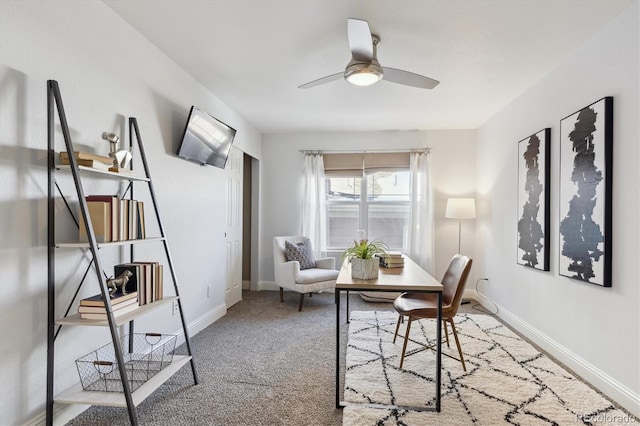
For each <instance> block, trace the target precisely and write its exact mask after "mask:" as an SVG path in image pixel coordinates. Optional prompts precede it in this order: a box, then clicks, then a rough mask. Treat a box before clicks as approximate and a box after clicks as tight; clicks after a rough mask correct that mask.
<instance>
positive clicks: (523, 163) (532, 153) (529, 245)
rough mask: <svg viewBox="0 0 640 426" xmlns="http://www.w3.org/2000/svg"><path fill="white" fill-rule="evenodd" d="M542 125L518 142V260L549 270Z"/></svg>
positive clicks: (548, 131)
mask: <svg viewBox="0 0 640 426" xmlns="http://www.w3.org/2000/svg"><path fill="white" fill-rule="evenodd" d="M550 135H551V129H550V128H546V129H544V130H541V131H539V132H538V133H535V134H533V135H531V136H529V137H528V138H526V139H523V140H521V141H520V142H518V264H520V265H524V266H528V267H530V268H535V269H540V270H543V271H548V270H549V194H550V193H549V190H548V189H547V186H548V185H549V164H550V161H549V155H550V154H549V152H550V151H549V140H550Z"/></svg>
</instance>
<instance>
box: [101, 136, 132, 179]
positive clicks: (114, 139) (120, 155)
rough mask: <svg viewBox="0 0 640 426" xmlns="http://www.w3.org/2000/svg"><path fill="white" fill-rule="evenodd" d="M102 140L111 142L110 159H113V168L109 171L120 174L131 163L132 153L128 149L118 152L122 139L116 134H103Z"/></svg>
mask: <svg viewBox="0 0 640 426" xmlns="http://www.w3.org/2000/svg"><path fill="white" fill-rule="evenodd" d="M102 139H104V140H106V141H107V142H109V157H111V158H113V166H112V167H109V171H110V172H120V171H121V169H125V168H126V167H127V166H128V165H129V162H130V161H131V157H132V156H131V152H129V151H127V150H126V149H120V150H118V141H119V140H120V138H119V137H118V136H117V135H116V134H115V133H109V132H102ZM127 172H128V170H127Z"/></svg>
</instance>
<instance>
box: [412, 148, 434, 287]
mask: <svg viewBox="0 0 640 426" xmlns="http://www.w3.org/2000/svg"><path fill="white" fill-rule="evenodd" d="M430 157H431V154H429V153H428V152H412V153H411V156H410V170H411V209H410V213H409V244H408V247H409V253H408V254H409V257H411V259H412V260H413V261H414V262H416V263H417V264H418V265H420V266H421V267H422V268H423V269H424V270H426V271H427V272H428V273H430V274H431V275H433V274H434V272H435V270H434V239H435V233H434V225H433V190H432V188H431V173H430V170H429V162H430Z"/></svg>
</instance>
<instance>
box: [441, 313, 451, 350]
mask: <svg viewBox="0 0 640 426" xmlns="http://www.w3.org/2000/svg"><path fill="white" fill-rule="evenodd" d="M442 326H443V327H444V337H445V338H446V339H447V347H448V348H449V347H450V346H449V331H448V329H447V321H446V320H445V321H442Z"/></svg>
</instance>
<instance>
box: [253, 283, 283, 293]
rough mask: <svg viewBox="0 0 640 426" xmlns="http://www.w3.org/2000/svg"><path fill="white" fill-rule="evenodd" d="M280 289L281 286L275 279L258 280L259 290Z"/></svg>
mask: <svg viewBox="0 0 640 426" xmlns="http://www.w3.org/2000/svg"><path fill="white" fill-rule="evenodd" d="M263 290H266V291H278V290H280V286H278V284H276V282H275V281H258V291H263Z"/></svg>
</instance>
